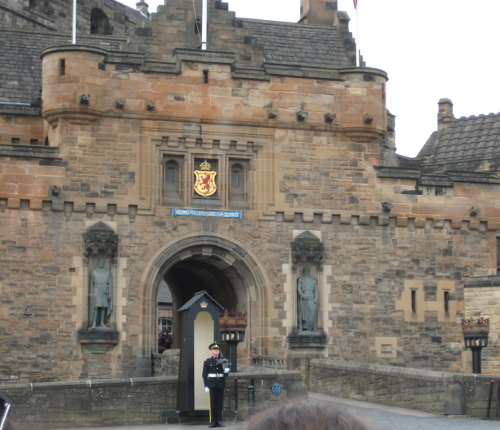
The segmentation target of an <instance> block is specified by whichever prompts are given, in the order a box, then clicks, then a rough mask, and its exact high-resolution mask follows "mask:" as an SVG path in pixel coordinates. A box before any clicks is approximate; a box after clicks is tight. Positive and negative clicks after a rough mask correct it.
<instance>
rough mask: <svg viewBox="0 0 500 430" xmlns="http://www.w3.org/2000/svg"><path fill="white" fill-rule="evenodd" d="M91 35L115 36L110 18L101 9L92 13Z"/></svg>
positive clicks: (96, 9)
mask: <svg viewBox="0 0 500 430" xmlns="http://www.w3.org/2000/svg"><path fill="white" fill-rule="evenodd" d="M90 34H106V35H111V34H113V27H112V26H111V24H110V23H109V18H108V16H107V15H106V14H105V13H104V12H103V11H102V10H101V9H99V8H94V9H92V11H91V12H90Z"/></svg>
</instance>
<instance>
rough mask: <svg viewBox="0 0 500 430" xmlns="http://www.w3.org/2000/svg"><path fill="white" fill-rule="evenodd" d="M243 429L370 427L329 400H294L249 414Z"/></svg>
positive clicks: (364, 429)
mask: <svg viewBox="0 0 500 430" xmlns="http://www.w3.org/2000/svg"><path fill="white" fill-rule="evenodd" d="M244 430H370V427H368V426H367V425H366V424H365V423H364V422H363V421H361V420H360V419H359V418H356V417H355V416H354V415H352V414H350V413H349V412H347V411H345V407H344V408H343V409H342V410H341V409H340V407H339V406H337V405H335V404H334V403H332V402H327V401H320V400H298V401H294V402H291V403H286V404H284V405H281V406H278V407H277V408H274V409H269V410H267V411H264V412H262V413H260V414H258V415H256V416H255V417H253V418H252V419H251V420H250V421H249V422H248V423H247V425H246V426H245V427H244Z"/></svg>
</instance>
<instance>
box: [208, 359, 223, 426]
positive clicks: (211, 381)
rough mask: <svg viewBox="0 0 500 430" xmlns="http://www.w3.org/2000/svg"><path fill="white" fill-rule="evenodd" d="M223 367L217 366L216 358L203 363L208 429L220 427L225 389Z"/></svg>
mask: <svg viewBox="0 0 500 430" xmlns="http://www.w3.org/2000/svg"><path fill="white" fill-rule="evenodd" d="M226 375H227V374H226V373H224V366H223V365H222V364H217V358H213V357H210V358H207V359H206V360H205V362H204V363H203V375H202V376H203V381H204V382H205V387H208V388H210V424H211V425H210V427H218V426H220V427H222V409H223V406H224V388H226Z"/></svg>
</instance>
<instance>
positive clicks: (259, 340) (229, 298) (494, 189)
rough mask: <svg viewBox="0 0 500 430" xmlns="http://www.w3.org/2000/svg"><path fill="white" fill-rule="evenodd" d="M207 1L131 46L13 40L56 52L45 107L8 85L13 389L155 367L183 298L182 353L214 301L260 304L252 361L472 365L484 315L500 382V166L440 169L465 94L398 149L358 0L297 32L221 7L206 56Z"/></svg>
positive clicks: (164, 12)
mask: <svg viewBox="0 0 500 430" xmlns="http://www.w3.org/2000/svg"><path fill="white" fill-rule="evenodd" d="M79 3H80V4H82V3H85V1H84V0H82V1H81V2H79ZM89 3H90V2H89ZM201 6H202V2H201V0H196V1H194V2H193V1H192V0H168V1H167V2H166V4H165V5H163V6H160V7H159V8H158V10H157V12H156V13H151V14H149V15H148V16H147V17H146V16H144V18H143V19H141V20H140V22H138V24H137V26H135V27H133V28H132V30H130V31H129V34H128V36H127V37H126V38H125V37H124V36H121V35H113V36H111V35H106V34H96V33H93V34H92V33H91V32H90V31H88V32H87V33H85V31H87V30H85V29H84V26H83V24H82V28H81V29H80V35H79V41H78V42H77V44H74V45H71V44H67V43H66V42H65V40H67V38H66V39H65V36H64V33H57V32H54V33H50V34H48V35H46V36H44V35H43V34H45V33H43V32H41V31H40V32H34V31H33V30H29V31H28V30H18V32H17V33H16V32H14V33H13V35H12V38H11V42H12V44H13V46H14V45H15V46H20V42H19V40H20V39H21V38H23V39H25V40H30V38H32V39H37V40H38V42H37V43H38V45H37V46H39V47H40V51H39V52H38V54H39V55H40V56H41V62H40V63H39V64H38V63H36V64H38V65H36V66H35V68H34V69H33V70H34V71H33V72H32V73H33V75H32V79H33V80H35V82H39V83H40V85H41V94H40V95H39V96H38V99H37V94H36V91H31V92H28V93H26V92H23V91H24V90H25V89H26V88H29V85H28V84H26V85H24V84H23V79H28V77H29V76H28V77H27V76H20V77H19V78H18V81H16V82H18V84H17V85H14V84H12V86H13V87H14V88H13V90H12V91H11V92H10V93H9V92H7V91H4V92H3V93H0V95H1V100H2V102H1V104H0V135H1V137H0V144H1V145H0V211H1V217H0V232H1V237H2V239H1V241H0V265H1V275H0V276H1V277H0V339H1V340H2V341H1V342H0V353H1V355H2V363H1V364H0V377H1V378H2V379H3V380H4V381H12V382H19V381H31V382H33V381H42V380H78V379H92V378H101V379H104V378H124V377H134V376H149V375H151V357H152V353H154V352H156V350H157V325H158V296H159V289H160V286H161V285H162V283H166V284H167V285H168V288H169V289H170V292H171V295H172V311H173V319H172V332H173V343H174V347H176V346H178V345H179V344H180V343H179V338H178V337H176V336H177V335H178V334H179V333H180V327H179V324H180V320H179V317H178V314H177V313H176V310H177V309H179V308H180V307H182V306H183V305H184V304H185V303H186V302H187V301H189V300H190V299H191V298H192V297H193V296H194V295H195V294H196V293H197V292H200V291H207V292H208V293H209V294H210V296H211V297H213V298H214V299H215V300H216V301H217V302H218V303H220V304H221V306H222V307H224V309H227V310H229V311H235V310H237V311H241V312H246V313H247V316H248V326H247V328H246V334H245V340H244V341H243V342H242V343H241V344H239V345H238V361H239V363H242V364H251V363H253V362H258V361H259V360H260V361H262V360H266V359H280V360H283V362H286V363H287V365H288V367H289V368H293V367H294V363H296V362H297V360H296V359H300V358H302V357H305V356H311V357H312V356H314V357H318V356H323V357H330V358H338V359H341V360H347V361H357V362H359V361H362V362H367V363H378V364H386V365H397V366H405V367H417V368H426V369H438V370H452V371H463V372H465V371H470V360H471V358H470V351H466V350H465V348H464V346H463V336H462V329H461V319H462V318H464V317H467V318H468V317H471V316H473V317H478V316H483V317H488V318H490V345H489V347H488V348H487V349H485V350H484V352H483V356H484V360H485V361H484V363H483V369H484V372H489V373H496V372H498V361H499V360H500V347H499V345H498V329H499V324H500V321H499V316H498V312H497V310H496V307H497V306H496V304H497V302H498V294H499V292H498V291H499V290H498V286H499V285H500V283H499V281H498V278H497V277H496V273H497V238H496V232H497V230H498V229H499V221H498V220H499V215H500V213H499V211H500V209H499V208H498V197H497V196H498V193H499V190H500V179H499V178H498V175H497V166H496V164H495V163H496V161H495V160H496V158H495V156H494V155H492V156H491V157H490V163H489V164H488V166H486V165H485V164H484V163H481V162H479V161H478V160H479V159H484V157H482V155H481V154H479V155H478V156H477V157H476V158H474V154H476V155H477V153H474V152H473V153H472V156H471V157H469V158H467V157H465V158H464V157H463V156H462V155H457V158H456V159H450V158H446V156H442V158H440V159H439V154H445V155H446V150H443V148H445V146H443V145H444V143H442V142H445V140H444V137H445V136H446V132H447V130H452V129H453V127H458V126H459V123H458V120H455V118H454V117H453V113H452V104H451V102H450V101H447V100H443V101H442V102H440V112H439V115H440V116H439V133H438V134H437V135H435V136H433V137H432V139H430V141H429V142H430V143H428V144H427V145H426V146H425V147H424V149H423V152H422V153H421V155H420V156H419V157H417V158H416V159H407V158H405V157H400V156H398V155H396V154H395V135H394V117H393V116H392V115H391V114H390V113H388V111H387V106H386V83H387V80H388V76H387V74H386V72H385V71H383V70H381V69H378V68H372V67H367V66H366V65H365V63H364V62H363V61H362V63H361V66H356V60H355V52H356V50H355V45H354V41H353V39H352V37H351V35H350V33H349V31H348V21H349V19H348V17H347V15H346V14H345V13H343V12H340V11H338V10H337V2H336V1H335V0H333V1H312V0H311V1H309V0H302V18H301V22H299V23H297V24H291V23H271V22H267V21H259V20H249V19H241V18H239V17H237V16H235V14H234V13H233V12H231V11H230V10H229V9H228V5H227V4H226V3H224V2H221V1H215V0H209V1H208V41H207V46H208V49H206V50H204V49H201V47H202V44H201V41H200V31H199V28H200V27H199V26H200V25H203V23H202V22H200V21H199V17H200V16H202V13H201ZM102 7H104V6H102ZM143 14H144V11H143ZM82 22H83V21H82ZM0 31H2V34H6V33H7V29H6V27H4V28H3V29H0ZM16 37H17V38H18V39H17V42H16V40H14V38H16ZM40 41H42V42H40ZM54 42H55V43H54ZM33 58H34V57H33ZM22 61H24V60H22V58H21V59H19V67H20V68H21V66H22ZM33 61H35V60H33ZM2 64H3V66H2V67H6V66H5V62H4V63H2ZM381 66H383V65H381ZM36 67H39V73H38V74H37V70H38V69H37V68H36ZM27 74H29V73H28V72H27ZM36 79H38V80H39V81H36ZM12 82H13V81H12ZM26 82H28V80H27V81H26ZM409 85H410V83H409ZM471 122H474V121H473V120H471ZM489 123H491V124H494V123H495V121H490V122H489ZM476 125H477V124H476ZM468 126H469V129H470V128H471V127H474V126H475V125H474V124H469V125H468ZM466 127H467V126H466ZM478 127H479V126H478ZM484 127H485V126H484V125H483V128H484ZM492 127H493V126H492ZM479 128H480V127H479ZM487 134H488V133H486V135H487ZM491 135H492V133H490V134H489V136H491ZM440 139H441V140H440ZM440 142H441V143H440ZM446 142H447V143H446V144H448V145H449V143H450V140H447V141H446ZM471 145H472V144H471ZM457 153H458V151H457ZM448 155H450V154H449V153H448ZM460 157H461V158H460ZM481 157H482V158H481ZM100 260H103V262H104V263H103V265H102V266H103V267H102V270H104V269H105V270H106V272H104V273H106V277H105V279H106V280H107V279H109V280H110V281H109V283H110V286H111V290H110V293H109V296H110V297H109V299H110V300H108V301H102V300H98V299H97V298H95V297H94V295H93V294H94V293H93V292H92V290H91V289H90V288H89V279H90V273H91V272H92V270H94V269H95V268H97V267H100V263H99V261H100ZM304 269H307V270H304ZM108 274H109V276H108ZM303 276H308V278H307V279H303V280H302V281H301V282H299V278H301V277H303ZM310 278H312V279H313V281H311V280H310ZM106 282H107V281H106ZM299 285H301V287H300V288H299ZM302 288H303V290H301V289H302ZM299 290H300V292H299ZM306 302H307V306H306V304H305V303H306ZM96 309H97V311H98V314H99V315H101V314H102V315H106V317H105V318H103V325H102V326H101V327H99V324H97V327H95V328H94V327H93V325H92V324H91V322H92V321H91V320H92V317H91V315H94V313H95V311H96ZM304 309H307V312H306V311H304ZM305 313H307V321H308V323H307V324H306V323H304V324H302V322H301V318H305V316H304V315H305ZM311 318H312V319H311ZM213 340H214V339H207V345H208V344H209V343H210V342H212V341H213Z"/></svg>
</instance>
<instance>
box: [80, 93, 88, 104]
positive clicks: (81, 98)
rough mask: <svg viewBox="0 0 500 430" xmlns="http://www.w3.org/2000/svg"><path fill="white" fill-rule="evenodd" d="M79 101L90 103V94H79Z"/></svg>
mask: <svg viewBox="0 0 500 430" xmlns="http://www.w3.org/2000/svg"><path fill="white" fill-rule="evenodd" d="M78 103H80V104H81V105H88V104H89V103H90V94H79V95H78Z"/></svg>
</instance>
